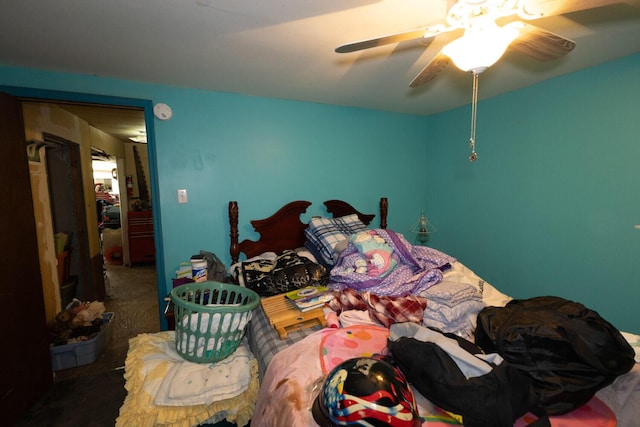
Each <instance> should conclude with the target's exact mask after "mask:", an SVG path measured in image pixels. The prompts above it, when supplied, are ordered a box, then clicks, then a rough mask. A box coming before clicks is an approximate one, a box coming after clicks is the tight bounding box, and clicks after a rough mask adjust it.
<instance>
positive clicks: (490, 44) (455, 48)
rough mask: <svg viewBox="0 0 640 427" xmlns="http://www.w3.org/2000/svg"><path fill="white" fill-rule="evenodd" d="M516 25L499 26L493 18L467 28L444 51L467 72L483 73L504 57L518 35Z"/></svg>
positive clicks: (457, 65)
mask: <svg viewBox="0 0 640 427" xmlns="http://www.w3.org/2000/svg"><path fill="white" fill-rule="evenodd" d="M518 34H519V31H518V29H517V27H516V26H513V25H506V26H504V27H499V26H497V25H496V24H495V22H493V20H485V21H484V22H483V23H482V25H477V26H472V27H471V28H469V29H467V30H466V31H465V33H464V35H463V36H462V37H460V38H459V39H456V40H454V41H452V42H451V43H449V44H447V45H446V46H445V47H444V48H443V49H442V53H444V54H445V55H447V56H448V57H449V58H451V60H452V61H453V63H454V64H455V65H456V67H458V68H459V69H461V70H462V71H465V72H471V71H472V72H474V73H476V74H480V73H482V72H483V71H484V70H486V69H487V68H489V67H490V66H492V65H493V64H495V63H496V62H497V61H498V59H500V58H501V57H502V55H503V54H504V52H505V51H506V50H507V47H509V45H510V44H511V42H512V41H513V40H515V39H516V37H518Z"/></svg>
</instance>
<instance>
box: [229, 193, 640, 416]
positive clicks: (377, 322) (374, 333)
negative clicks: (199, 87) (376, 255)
mask: <svg viewBox="0 0 640 427" xmlns="http://www.w3.org/2000/svg"><path fill="white" fill-rule="evenodd" d="M323 204H324V206H325V207H326V211H327V218H321V219H322V220H325V221H329V222H331V220H332V219H333V220H336V221H337V220H339V219H340V218H350V217H353V216H354V215H355V216H356V217H357V218H358V219H359V220H360V221H361V222H362V223H363V224H364V225H365V226H366V227H367V230H375V234H376V237H378V236H381V237H382V238H383V240H385V242H386V239H389V241H391V240H392V241H393V245H394V246H393V247H394V248H397V247H401V248H402V247H404V246H406V247H407V248H408V249H407V250H410V251H411V254H409V255H407V256H411V255H415V257H416V258H419V259H420V260H422V257H428V258H429V260H432V259H435V261H433V262H434V264H433V265H432V266H431V267H433V268H429V269H428V270H429V271H432V270H437V271H436V272H437V274H435V273H434V274H435V276H437V277H435V278H429V277H421V278H420V280H421V281H418V282H415V288H414V289H415V294H417V295H421V296H423V295H428V297H429V299H430V300H432V301H435V304H430V306H431V305H433V306H434V308H429V309H426V308H424V307H422V311H420V310H419V309H418V315H420V316H422V319H423V320H424V323H425V324H426V325H428V326H434V327H437V328H438V329H441V330H445V331H446V332H453V333H456V334H458V335H461V336H466V337H469V336H470V333H471V332H472V330H473V328H475V320H474V318H475V315H476V314H477V313H478V311H479V310H481V308H482V307H484V306H503V305H505V304H506V303H507V302H509V301H510V300H511V298H510V297H509V296H508V295H505V294H504V293H502V292H500V291H499V290H498V289H496V288H495V287H493V286H492V285H491V284H489V283H487V282H486V281H484V280H483V279H482V278H481V277H479V276H478V275H476V274H475V273H474V272H473V271H472V270H470V269H469V268H467V267H466V266H465V265H464V264H462V263H461V262H460V261H458V260H456V259H455V258H453V257H449V256H448V255H447V254H442V253H438V252H437V251H435V250H433V249H430V248H427V247H422V246H420V247H418V246H416V245H412V244H410V243H408V242H407V241H406V239H404V237H403V236H402V235H397V233H394V232H393V231H392V230H388V229H387V213H388V208H389V207H388V200H387V199H386V198H381V199H380V211H379V212H378V215H379V223H374V219H375V217H376V216H378V215H375V214H363V213H361V212H359V211H358V210H357V209H356V208H354V207H353V206H351V205H350V204H349V203H347V202H344V201H340V200H330V201H326V202H324V203H323ZM309 206H311V203H310V202H307V201H294V202H291V203H288V204H286V205H284V206H283V207H282V208H280V209H278V210H277V211H276V212H275V213H274V214H273V215H271V216H270V217H268V218H265V219H260V220H252V221H250V223H251V225H252V226H253V229H254V230H255V231H256V232H257V233H259V235H260V238H259V239H258V240H256V241H252V240H248V239H245V240H242V241H240V239H239V237H240V236H239V216H240V214H239V207H238V203H237V202H235V201H231V202H230V203H229V224H230V235H231V244H230V253H231V258H232V265H231V266H230V268H229V272H230V274H231V275H232V276H233V277H235V278H236V280H237V279H238V276H242V274H240V273H239V271H238V269H239V268H241V266H242V264H243V263H244V262H247V261H251V260H256V259H262V257H263V256H265V254H270V255H266V256H274V254H276V255H277V254H280V253H282V252H283V251H288V250H297V251H299V253H301V254H304V255H306V252H305V250H306V249H310V246H313V245H309V239H310V236H309V229H310V228H312V225H313V224H312V223H314V219H315V217H314V218H312V220H310V221H309V224H305V223H303V222H301V220H300V216H301V215H302V214H303V213H305V212H306V210H307V208H308V207H309ZM305 230H306V231H307V232H306V233H305ZM369 234H374V233H371V232H369ZM354 235H355V234H354ZM398 236H399V237H398ZM367 243H368V242H367ZM337 246H339V244H337V245H336V248H337ZM357 246H358V245H357V244H356V243H353V244H349V246H347V249H344V248H342V249H341V250H342V251H343V252H342V253H341V254H340V255H338V256H336V258H337V259H338V262H336V263H335V264H327V263H326V259H321V257H322V254H319V253H318V251H317V250H316V251H311V252H312V253H311V255H312V257H313V259H314V261H315V262H318V263H320V264H322V265H325V267H326V268H327V269H328V271H329V273H330V275H331V281H332V286H334V288H335V287H336V286H337V290H338V291H339V292H343V294H340V295H339V297H340V298H338V297H336V298H335V299H334V300H333V301H332V304H333V309H334V311H337V312H338V313H339V314H340V317H339V326H341V327H340V328H337V329H334V328H328V327H326V324H324V323H318V324H316V325H312V326H309V325H303V327H301V328H297V329H296V328H294V329H293V330H291V331H289V333H288V334H287V335H286V337H285V338H284V339H283V338H282V337H281V336H280V335H279V334H278V333H277V331H276V330H275V328H274V327H273V325H272V324H271V322H270V320H269V319H268V317H267V315H266V314H265V310H264V309H263V308H262V306H259V307H258V308H257V309H256V310H254V313H253V318H252V320H251V322H250V324H249V327H248V330H247V338H248V342H249V347H250V348H251V351H252V352H253V354H254V355H255V356H256V358H257V359H258V365H259V372H260V379H261V388H260V391H259V394H258V399H257V405H256V407H255V410H254V415H253V418H252V424H251V425H252V426H281V425H296V426H307V425H308V426H316V425H317V424H316V423H315V422H314V420H313V418H312V416H311V413H310V410H309V408H310V406H311V403H312V400H313V396H314V395H315V394H314V393H317V387H318V382H319V381H320V380H321V379H322V377H323V375H324V374H326V372H327V371H328V370H329V369H330V367H332V366H335V364H336V363H338V361H339V360H344V358H347V357H349V356H350V357H356V356H361V355H368V354H372V353H376V352H383V351H384V346H385V343H386V337H387V335H388V333H387V331H388V329H387V327H388V324H389V322H394V321H398V322H399V321H402V319H394V318H392V317H391V318H390V317H389V313H388V312H385V308H386V307H388V305H385V304H398V302H397V301H395V300H394V301H391V302H389V301H388V300H385V301H379V300H376V301H374V303H372V302H371V300H370V299H368V298H369V297H370V295H369V294H368V293H366V292H363V293H358V294H356V295H351V294H350V293H349V292H351V291H350V288H351V287H352V286H351V285H353V284H354V283H355V282H353V280H355V279H353V278H352V277H351V274H352V273H353V270H354V269H356V268H357V266H356V265H352V264H346V267H345V264H344V260H345V259H348V258H350V255H351V253H350V252H348V251H349V250H354V247H357ZM316 249H317V248H316ZM336 250H337V249H336ZM414 251H415V253H414ZM416 253H417V255H416ZM243 255H244V257H243ZM272 259H273V258H272ZM385 262H386V261H385ZM430 262H431V261H430ZM383 264H384V263H383ZM345 269H347V270H348V273H344V270H345ZM395 272H396V271H395V270H394V271H393V273H392V274H395ZM385 274H386V273H385ZM387 277H389V276H387ZM431 279H433V280H436V281H438V282H440V283H447V285H448V288H450V289H453V290H455V295H456V296H455V297H456V298H460V299H458V300H456V304H455V308H454V307H450V304H448V299H450V298H452V293H451V292H450V291H447V292H444V293H443V292H442V291H435V289H436V288H437V287H435V286H431V284H432V283H427V285H426V286H422V285H424V283H426V282H428V281H429V280H431ZM407 280H413V278H411V279H407ZM334 282H335V283H334ZM336 283H337V285H336ZM412 283H414V282H412ZM241 284H242V285H245V286H246V285H247V284H246V283H241ZM385 286H387V285H386V284H385ZM421 286H422V287H421ZM355 287H356V288H357V284H356V286H355ZM440 288H442V287H440ZM385 289H386V288H385ZM351 297H354V298H356V300H357V301H356V303H357V304H362V303H363V300H364V303H365V304H366V303H368V304H369V305H368V306H367V307H366V308H367V309H368V310H367V309H365V310H364V311H365V312H367V313H368V315H367V316H364V317H358V318H354V317H353V316H352V315H353V313H355V312H356V311H355V310H351V308H353V307H352V306H350V305H349V304H350V303H351V300H350V298H351ZM265 298H267V297H265ZM338 300H339V301H338ZM263 301H264V299H263ZM419 302H420V301H417V302H416V301H410V303H412V304H414V305H415V304H418V303H419ZM401 303H402V304H405V303H406V301H404V300H403V301H401ZM372 306H373V307H374V309H373V310H372ZM452 306H454V305H453V304H452ZM380 307H382V309H380ZM360 309H361V310H362V307H360ZM326 313H327V312H326ZM411 314H412V313H411V312H410V313H409V315H411ZM447 328H448V329H449V330H447ZM624 336H625V338H626V339H627V340H628V341H629V342H630V343H631V344H632V346H634V349H635V350H636V354H640V337H639V336H637V335H634V334H628V333H624ZM346 338H348V340H347V341H345V339H346ZM345 343H348V345H347V344H345ZM639 360H640V357H636V364H635V366H634V367H633V369H632V370H631V372H629V373H628V374H625V375H623V376H621V377H619V378H618V379H617V380H616V382H615V383H614V384H612V385H610V386H609V387H606V388H605V389H602V390H601V391H599V392H598V393H597V395H596V397H595V398H594V399H593V400H592V401H591V402H589V404H588V405H585V407H584V408H581V410H576V411H574V412H573V413H570V414H567V415H565V416H562V417H553V418H552V425H557V426H560V425H566V426H572V425H575V426H578V425H589V426H594V427H595V426H607V427H612V426H614V425H616V424H615V421H612V420H615V418H617V420H618V424H617V425H619V426H634V425H640V419H639V416H638V414H640V368H639V367H638V366H639V364H638V363H637V362H638V361H639ZM416 397H417V399H418V403H419V407H420V413H421V416H422V417H423V420H424V422H423V426H427V427H436V426H444V425H450V424H451V423H452V422H453V421H452V419H451V418H449V417H448V416H447V415H446V414H444V413H443V412H442V411H439V410H438V408H436V407H434V406H433V405H431V404H430V403H429V402H428V401H427V400H426V399H424V398H421V396H420V395H419V393H417V392H416ZM518 422H519V423H520V424H516V425H525V422H526V419H521V420H518Z"/></svg>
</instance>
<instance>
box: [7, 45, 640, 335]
mask: <svg viewBox="0 0 640 427" xmlns="http://www.w3.org/2000/svg"><path fill="white" fill-rule="evenodd" d="M488 72H490V70H489V71H488ZM638 76H640V55H635V56H631V57H627V58H624V59H622V60H619V61H614V62H611V63H607V64H604V65H601V66H598V67H594V68H591V69H588V70H585V71H581V72H578V73H574V74H571V75H567V76H563V77H559V78H556V79H553V80H551V81H547V82H544V83H541V84H538V85H535V86H532V87H529V88H525V89H523V90H519V91H515V92H511V93H508V94H505V95H502V96H500V97H497V98H494V99H491V100H487V101H482V102H481V103H480V105H479V109H478V132H477V138H476V139H477V151H478V154H479V159H478V161H477V162H475V163H473V164H472V163H470V162H469V161H468V159H467V158H468V155H469V151H468V139H469V114H470V110H469V107H464V108H460V109H457V110H453V111H449V112H446V113H442V114H438V115H434V116H429V117H419V116H411V115H402V114H394V113H386V112H379V111H373V110H364V109H355V108H345V107H338V106H328V105H320V104H312V103H304V102H295V101H286V100H277V99H265V98H257V97H249V96H243V95H236V94H226V93H217V92H208V91H202V90H194V89H184V88H178V87H169V86H163V85H151V84H143V83H136V82H131V81H123V80H115V79H107V78H101V77H94V76H82V75H74V74H66V73H55V72H46V71H38V70H30V69H22V68H13V67H3V66H0V85H8V86H19V87H31V88H41V89H49V90H58V91H66V92H73V93H83V94H97V95H107V96H111V97H126V98H134V99H142V100H149V101H153V102H166V103H168V104H169V105H171V107H172V108H173V111H174V116H173V118H172V119H171V120H170V121H167V122H161V121H158V120H155V121H153V128H152V129H151V131H152V134H155V141H152V142H151V144H150V145H151V147H150V148H151V149H152V151H153V154H154V156H153V157H154V158H153V163H154V164H152V167H155V168H156V170H155V172H154V173H155V175H156V176H155V178H154V179H152V181H153V185H154V186H155V187H156V191H157V197H156V198H157V200H156V203H155V209H156V210H157V214H158V218H159V224H158V232H159V236H160V237H159V238H161V239H162V241H161V243H162V248H161V253H160V259H159V266H160V270H161V271H160V280H161V282H163V283H164V285H161V286H165V290H168V289H169V288H170V279H171V278H172V277H173V274H174V270H175V267H176V266H177V265H178V263H179V262H181V261H184V260H187V259H188V258H189V256H190V255H191V254H193V253H197V252H198V251H199V250H200V249H205V250H209V251H213V252H215V253H216V254H218V256H220V257H221V258H222V259H223V261H225V263H228V262H229V252H228V246H229V226H228V222H227V206H228V202H229V200H237V201H238V202H239V207H240V221H241V224H243V223H244V222H246V221H247V220H248V219H254V218H263V217H265V216H267V215H270V214H271V213H273V211H274V210H275V209H276V208H278V207H279V206H281V205H282V204H284V203H285V202H288V201H291V200H295V199H305V200H309V201H311V202H313V203H314V206H315V207H314V206H312V207H311V208H310V209H309V212H308V215H307V217H308V216H310V215H313V214H322V213H323V211H322V210H321V209H320V207H319V206H320V204H321V202H322V201H324V200H326V199H332V198H340V199H345V200H348V201H352V202H353V204H354V206H356V207H357V208H359V209H361V210H362V211H365V212H377V209H378V198H379V197H380V196H387V197H388V198H389V202H390V210H389V227H390V228H392V229H394V230H396V231H399V232H401V233H405V234H407V233H409V230H410V228H411V227H412V225H413V224H414V222H415V220H416V219H417V216H418V215H419V213H420V211H421V210H423V209H424V210H425V212H426V213H427V215H428V216H429V219H430V221H431V222H433V223H434V224H435V226H436V227H437V229H438V231H437V232H436V233H434V234H433V235H432V236H431V240H430V244H431V245H432V246H434V247H437V248H440V249H442V250H445V251H446V252H448V253H450V254H452V255H454V256H456V257H458V258H459V259H460V260H461V261H463V262H464V263H465V264H466V265H467V266H469V267H470V268H472V269H473V270H475V271H476V272H477V273H478V274H480V275H481V276H482V277H484V278H485V279H486V280H487V281H488V282H489V283H491V284H493V285H495V286H496V287H498V288H499V289H501V290H503V291H505V292H506V293H508V294H511V295H513V296H515V297H519V298H524V297H530V296H535V295H541V294H554V295H561V296H564V297H567V298H572V299H576V300H579V301H581V302H583V303H585V304H586V305H588V306H590V307H592V308H594V309H596V310H598V311H599V312H600V313H601V314H603V315H604V316H605V317H606V318H607V319H609V320H611V321H612V322H613V323H614V324H615V325H616V326H617V327H619V328H621V329H625V330H629V331H633V332H636V333H637V332H640V327H638V325H637V321H636V320H635V318H636V312H637V304H638V301H639V300H640V298H639V297H640V295H639V294H640V292H639V290H638V289H639V285H640V283H639V282H640V280H639V277H640V274H638V273H639V271H638V265H639V264H640V263H639V262H638V261H640V259H639V254H640V230H636V229H634V227H633V226H634V225H635V224H638V223H640V198H638V196H637V191H636V187H638V185H639V183H640V179H639V178H640V168H638V167H637V164H638V159H640V140H638V135H640V125H639V124H638V116H639V112H640V110H639V109H638V107H637V100H638V99H640V84H638ZM480 91H481V92H482V76H481V77H480ZM178 188H186V189H187V190H188V195H189V203H188V204H186V205H179V204H178V203H177V197H176V190H177V189H178ZM303 219H305V218H304V217H303ZM243 221H244V222H243ZM240 235H241V238H245V237H251V238H255V237H256V236H255V235H254V234H253V233H252V232H251V230H250V229H249V228H248V227H246V226H244V227H243V228H241V230H240Z"/></svg>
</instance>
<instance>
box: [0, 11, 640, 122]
mask: <svg viewBox="0 0 640 427" xmlns="http://www.w3.org/2000/svg"><path fill="white" fill-rule="evenodd" d="M585 1H586V0H585ZM0 3H1V6H0V11H1V12H0V62H2V63H4V64H7V65H16V66H25V67H35V68H43V69H49V70H59V71H65V72H72V73H81V74H89V75H97V76H101V77H115V78H122V79H128V80H134V81H141V82H152V83H159V84H168V85H175V86H181V87H189V88H198V89H210V90H216V91H224V92H234V93H242V94H248V95H256V96H266V97H275V98H284V99H293V100H302V101H311V102H319V103H328V104H337V105H345V106H354V107H364V108H372V109H379V110H385V111H396V112H401V113H411V114H419V115H427V114H432V113H436V112H441V111H446V110H449V109H452V108H455V107H458V106H462V105H465V104H468V103H469V102H470V100H471V84H472V79H471V76H470V75H469V74H466V73H463V72H462V71H459V70H457V69H455V68H454V67H453V65H449V67H448V68H447V69H446V70H445V71H444V72H443V73H441V74H440V75H439V76H438V77H437V78H436V79H434V80H433V81H432V82H430V83H429V84H427V85H425V86H423V87H419V88H415V89H412V88H409V83H410V81H411V80H412V79H413V78H414V77H415V76H416V75H417V74H418V72H419V71H420V70H421V69H422V68H423V67H424V66H426V65H427V63H428V62H429V61H430V60H431V59H432V58H433V57H434V56H435V55H436V53H437V52H438V51H439V49H440V48H441V47H442V45H443V44H444V42H445V40H443V39H444V38H445V37H442V36H440V37H437V38H436V39H435V41H434V42H433V43H431V44H430V45H429V46H428V47H426V48H425V46H424V44H421V43H420V42H418V41H409V42H404V43H400V44H397V45H388V46H383V47H379V48H375V49H369V50H366V51H361V52H355V53H349V54H337V53H335V52H334V49H335V48H336V47H337V46H339V45H342V44H345V43H347V42H352V41H357V40H363V39H368V38H373V37H378V36H383V35H388V34H393V33H397V32H403V31H408V30H412V29H416V28H420V27H424V26H429V25H434V24H441V23H443V22H444V16H445V13H446V9H447V0H377V1H376V0H253V1H248V0H47V1H43V0H1V2H0ZM532 23H534V24H535V25H536V26H539V27H541V28H544V29H546V30H550V31H553V32H555V33H558V34H560V35H562V36H565V37H567V38H569V39H572V40H574V41H575V42H576V43H577V47H576V48H575V50H574V51H573V52H571V53H570V54H569V55H567V56H566V57H563V58H561V59H559V60H556V61H552V62H549V63H540V62H536V61H535V60H533V59H531V58H529V57H525V56H523V55H521V54H518V53H517V52H509V51H508V52H507V53H506V54H505V56H504V57H503V58H502V59H501V60H500V61H499V62H498V63H497V64H496V65H494V66H493V67H491V68H490V69H488V70H487V71H485V72H484V73H483V74H481V75H480V85H479V88H480V95H479V98H480V99H484V98H488V97H491V96H495V95H498V94H500V93H504V92H508V91H511V90H514V89H517V88H520V87H524V86H528V85H531V84H534V83H537V82H539V81H542V80H544V79H548V78H551V77H554V76H557V75H561V74H564V73H568V72H572V71H576V70H579V69H581V68H584V67H589V66H592V65H595V64H598V63H602V62H605V61H609V60H612V59H616V58H619V57H622V56H626V55H629V54H632V53H635V52H639V51H640V0H629V1H627V2H625V3H621V4H620V5H614V6H607V7H603V8H599V9H594V10H591V11H583V12H576V13H572V14H568V15H563V16H555V17H549V18H543V19H539V20H536V21H533V22H532ZM90 90H91V89H90V88H87V91H90ZM132 96H134V94H132Z"/></svg>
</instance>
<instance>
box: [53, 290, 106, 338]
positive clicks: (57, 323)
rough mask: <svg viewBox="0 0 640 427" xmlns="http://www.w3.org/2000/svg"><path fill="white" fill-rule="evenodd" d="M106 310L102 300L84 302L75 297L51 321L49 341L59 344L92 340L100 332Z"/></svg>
mask: <svg viewBox="0 0 640 427" xmlns="http://www.w3.org/2000/svg"><path fill="white" fill-rule="evenodd" d="M104 312H105V307H104V303H103V302H101V301H93V302H82V301H80V300H78V299H77V298H74V299H73V300H72V301H71V302H70V303H69V304H68V305H67V306H66V307H65V309H64V310H62V311H61V312H60V313H58V314H56V317H55V319H54V320H53V321H52V322H50V323H49V325H48V330H49V342H50V343H51V344H52V345H54V346H57V345H64V344H72V343H75V342H79V341H87V340H90V339H91V338H93V337H95V336H96V335H98V334H99V333H100V330H101V329H102V326H103V325H104V320H103V316H102V315H103V314H104Z"/></svg>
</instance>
